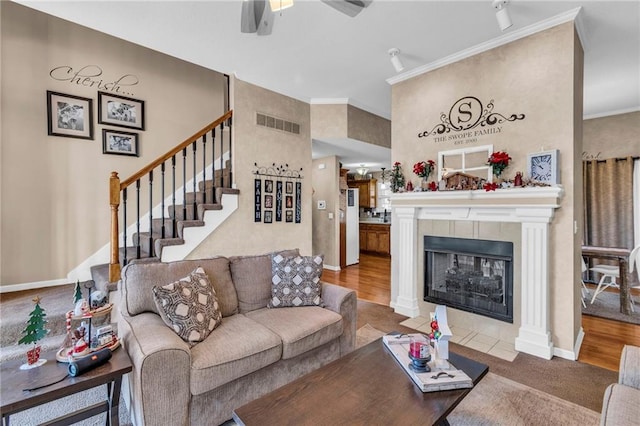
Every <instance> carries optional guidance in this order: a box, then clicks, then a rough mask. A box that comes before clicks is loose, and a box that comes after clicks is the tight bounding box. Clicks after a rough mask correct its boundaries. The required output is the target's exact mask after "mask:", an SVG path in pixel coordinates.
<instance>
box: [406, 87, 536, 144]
mask: <svg viewBox="0 0 640 426" xmlns="http://www.w3.org/2000/svg"><path fill="white" fill-rule="evenodd" d="M493 108H494V105H493V99H492V100H490V101H489V103H488V104H487V105H486V107H485V106H483V104H482V101H480V99H478V98H476V97H475V96H465V97H463V98H460V99H458V100H457V101H456V102H454V103H453V105H452V106H451V109H450V110H449V113H448V114H445V113H444V112H443V113H441V114H440V123H439V124H436V125H435V126H433V128H432V129H431V130H424V131H423V132H420V133H418V137H419V138H425V137H428V136H433V141H434V142H436V143H438V142H447V141H454V143H455V144H456V145H458V144H462V143H471V142H477V137H478V136H484V135H492V134H497V133H500V132H502V129H503V127H501V126H496V125H497V124H503V123H506V122H510V121H518V120H524V118H525V115H524V114H511V115H509V116H508V117H507V116H505V115H503V114H500V113H498V112H494V111H493ZM478 126H479V127H480V128H477V127H478ZM493 126H495V127H493ZM476 128H477V129H476ZM474 129H475V130H474ZM447 133H453V134H447Z"/></svg>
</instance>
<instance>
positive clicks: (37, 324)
mask: <svg viewBox="0 0 640 426" xmlns="http://www.w3.org/2000/svg"><path fill="white" fill-rule="evenodd" d="M33 302H34V303H35V307H34V308H33V311H31V312H30V313H29V321H27V326H26V327H25V329H24V330H22V333H24V336H23V337H22V338H21V339H20V340H18V343H19V344H22V343H24V344H25V345H28V344H31V343H33V348H32V349H30V350H28V351H27V363H26V364H22V365H21V366H20V369H21V370H27V369H30V368H35V367H40V366H41V365H43V364H44V363H45V362H47V360H46V359H40V346H39V345H38V344H37V343H38V341H39V340H40V339H42V338H43V337H44V336H46V335H47V333H49V330H47V329H46V328H45V326H46V324H47V320H46V319H45V318H46V316H47V314H46V313H45V311H44V309H42V307H40V297H38V296H36V297H35V298H34V299H33Z"/></svg>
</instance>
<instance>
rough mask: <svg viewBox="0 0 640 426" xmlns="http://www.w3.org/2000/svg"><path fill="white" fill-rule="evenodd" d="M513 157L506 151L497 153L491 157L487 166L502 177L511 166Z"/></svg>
mask: <svg viewBox="0 0 640 426" xmlns="http://www.w3.org/2000/svg"><path fill="white" fill-rule="evenodd" d="M510 160H511V157H509V154H507V153H506V152H504V151H496V152H494V153H493V154H491V155H490V156H489V159H488V160H487V164H488V165H489V166H491V167H492V168H493V174H494V175H496V176H498V177H500V175H501V174H502V172H503V171H504V169H506V168H507V166H508V165H509V161H510Z"/></svg>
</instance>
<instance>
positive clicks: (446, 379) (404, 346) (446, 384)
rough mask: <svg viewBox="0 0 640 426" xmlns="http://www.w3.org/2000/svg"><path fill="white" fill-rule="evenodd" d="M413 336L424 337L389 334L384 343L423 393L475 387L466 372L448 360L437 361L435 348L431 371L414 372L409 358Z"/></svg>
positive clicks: (383, 340)
mask: <svg viewBox="0 0 640 426" xmlns="http://www.w3.org/2000/svg"><path fill="white" fill-rule="evenodd" d="M412 336H413V337H424V336H423V335H422V334H387V335H385V336H383V337H382V342H383V343H384V345H385V346H386V347H387V349H389V352H391V354H392V355H393V356H394V358H395V359H396V361H398V364H400V366H401V367H402V368H403V369H404V371H405V372H406V373H407V374H408V375H409V377H411V380H413V381H414V383H415V384H416V385H418V387H419V388H420V390H422V392H436V391H444V390H451V389H465V388H472V387H473V381H472V380H471V378H470V377H469V376H468V375H467V374H466V373H465V372H464V371H462V370H458V369H456V368H455V366H454V365H453V364H451V363H450V362H449V361H447V360H441V359H440V360H437V361H436V360H435V354H434V352H433V348H431V361H429V362H428V363H427V364H428V366H429V368H430V369H431V371H428V372H424V373H421V372H417V371H414V369H412V368H411V366H410V365H411V364H412V360H411V358H410V357H409V343H410V339H411V337H412Z"/></svg>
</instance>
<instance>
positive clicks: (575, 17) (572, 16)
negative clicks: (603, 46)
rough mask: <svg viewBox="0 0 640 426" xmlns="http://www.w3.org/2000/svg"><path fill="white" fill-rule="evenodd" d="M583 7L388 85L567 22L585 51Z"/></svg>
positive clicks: (395, 80)
mask: <svg viewBox="0 0 640 426" xmlns="http://www.w3.org/2000/svg"><path fill="white" fill-rule="evenodd" d="M581 11H582V7H577V8H575V9H571V10H569V11H567V12H564V13H561V14H559V15H556V16H553V17H551V18H549V19H545V20H543V21H540V22H536V23H535V24H531V25H529V26H527V27H524V28H521V29H519V30H517V31H512V32H509V33H507V34H503V35H501V36H499V37H496V38H494V39H491V40H488V41H486V42H484V43H480V44H478V45H476V46H473V47H470V48H468V49H464V50H461V51H460V52H457V53H454V54H453V55H449V56H446V57H444V58H442V59H439V60H437V61H434V62H431V63H429V64H426V65H423V66H421V67H418V68H414V69H412V70H410V71H408V72H405V73H402V74H399V75H396V76H393V77H391V78H388V79H387V83H389V84H390V85H392V86H393V85H394V84H396V83H400V82H402V81H405V80H409V79H410V78H413V77H416V76H418V75H421V74H424V73H427V72H429V71H433V70H435V69H438V68H442V67H444V66H446V65H450V64H453V63H455V62H459V61H461V60H463V59H466V58H469V57H471V56H474V55H477V54H478V53H482V52H486V51H488V50H492V49H495V48H496V47H499V46H502V45H504V44H507V43H511V42H513V41H516V40H519V39H521V38H524V37H528V36H530V35H532V34H536V33H539V32H540V31H544V30H547V29H549V28H552V27H555V26H558V25H560V24H564V23H566V22H571V21H573V22H574V23H575V27H576V30H577V32H578V37H579V38H580V41H581V43H582V48H583V50H586V47H585V46H586V42H585V30H584V23H583V21H582V18H580V16H581Z"/></svg>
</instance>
